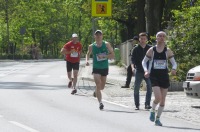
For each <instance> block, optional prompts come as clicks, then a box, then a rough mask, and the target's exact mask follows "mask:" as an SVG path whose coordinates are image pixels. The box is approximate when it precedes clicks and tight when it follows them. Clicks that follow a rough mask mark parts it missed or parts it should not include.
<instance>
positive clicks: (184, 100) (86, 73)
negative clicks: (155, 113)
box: [78, 61, 200, 126]
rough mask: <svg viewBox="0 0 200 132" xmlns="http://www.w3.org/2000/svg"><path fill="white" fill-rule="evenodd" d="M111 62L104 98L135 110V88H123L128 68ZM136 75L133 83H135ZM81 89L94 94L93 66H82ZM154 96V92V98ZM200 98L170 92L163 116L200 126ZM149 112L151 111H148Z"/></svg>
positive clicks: (142, 105)
mask: <svg viewBox="0 0 200 132" xmlns="http://www.w3.org/2000/svg"><path fill="white" fill-rule="evenodd" d="M112 63H113V62H112V61H111V62H110V66H109V75H108V76H107V83H106V87H105V89H104V90H103V99H104V100H105V101H107V102H111V103H114V104H117V105H121V106H123V107H127V108H130V109H132V110H133V111H135V106H134V98H133V89H131V88H121V86H122V85H124V84H125V81H126V69H125V68H124V67H119V66H116V65H114V64H112ZM91 65H92V64H91ZM133 82H134V77H133V78H132V82H131V84H132V85H133ZM132 85H131V86H132ZM78 86H79V91H78V92H81V93H82V94H85V95H87V96H92V95H93V91H94V89H95V83H94V81H93V76H92V66H87V67H85V66H84V65H83V67H82V68H81V70H80V72H79V81H78ZM145 94H146V92H145V91H140V109H141V110H140V111H145V109H144V102H145ZM153 99H154V96H153V94H152V100H153ZM199 107H200V100H199V99H193V98H188V97H186V94H185V93H184V92H183V91H181V92H168V95H167V98H166V106H165V110H164V112H163V114H162V116H163V117H164V116H167V117H170V118H176V119H180V120H185V121H188V122H190V123H192V124H195V125H198V126H200V116H199V115H200V109H199ZM146 112H149V111H146Z"/></svg>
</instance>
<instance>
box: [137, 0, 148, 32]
mask: <svg viewBox="0 0 200 132" xmlns="http://www.w3.org/2000/svg"><path fill="white" fill-rule="evenodd" d="M144 8H145V0H138V1H137V17H138V20H137V30H136V34H139V33H141V32H145V31H146V22H145V12H144Z"/></svg>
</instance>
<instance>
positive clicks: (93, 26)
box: [92, 18, 101, 43]
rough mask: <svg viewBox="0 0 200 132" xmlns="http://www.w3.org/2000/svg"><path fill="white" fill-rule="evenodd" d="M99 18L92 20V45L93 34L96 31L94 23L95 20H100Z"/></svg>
mask: <svg viewBox="0 0 200 132" xmlns="http://www.w3.org/2000/svg"><path fill="white" fill-rule="evenodd" d="M100 19H101V18H92V43H93V41H94V32H95V30H96V24H95V22H96V21H97V20H100Z"/></svg>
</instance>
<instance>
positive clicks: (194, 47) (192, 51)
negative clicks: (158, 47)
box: [169, 6, 200, 80]
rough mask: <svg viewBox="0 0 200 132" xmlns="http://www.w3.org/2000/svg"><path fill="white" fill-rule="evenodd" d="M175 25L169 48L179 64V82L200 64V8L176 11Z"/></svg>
mask: <svg viewBox="0 0 200 132" xmlns="http://www.w3.org/2000/svg"><path fill="white" fill-rule="evenodd" d="M173 13H174V18H173V19H174V20H175V21H174V25H173V29H172V30H170V31H169V35H170V41H169V47H170V48H171V49H173V51H174V54H175V55H176V56H175V57H176V60H177V62H178V78H177V79H178V80H185V77H186V73H187V71H188V70H189V69H191V68H192V67H194V66H197V65H199V64H200V59H199V57H200V45H199V43H200V34H199V32H200V6H196V7H191V8H187V9H186V8H185V9H183V11H177V10H174V11H173Z"/></svg>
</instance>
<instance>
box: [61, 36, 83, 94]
mask: <svg viewBox="0 0 200 132" xmlns="http://www.w3.org/2000/svg"><path fill="white" fill-rule="evenodd" d="M81 51H82V45H81V43H80V42H79V41H78V35H77V34H75V33H74V34H72V40H71V41H69V42H67V43H66V44H65V45H64V46H63V48H62V49H61V53H62V54H64V55H65V56H66V67H67V75H68V79H69V83H68V87H69V88H70V87H72V88H73V90H72V92H71V94H75V93H76V92H77V90H76V83H77V76H78V71H79V63H80V56H81ZM72 69H73V76H74V78H72Z"/></svg>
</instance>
